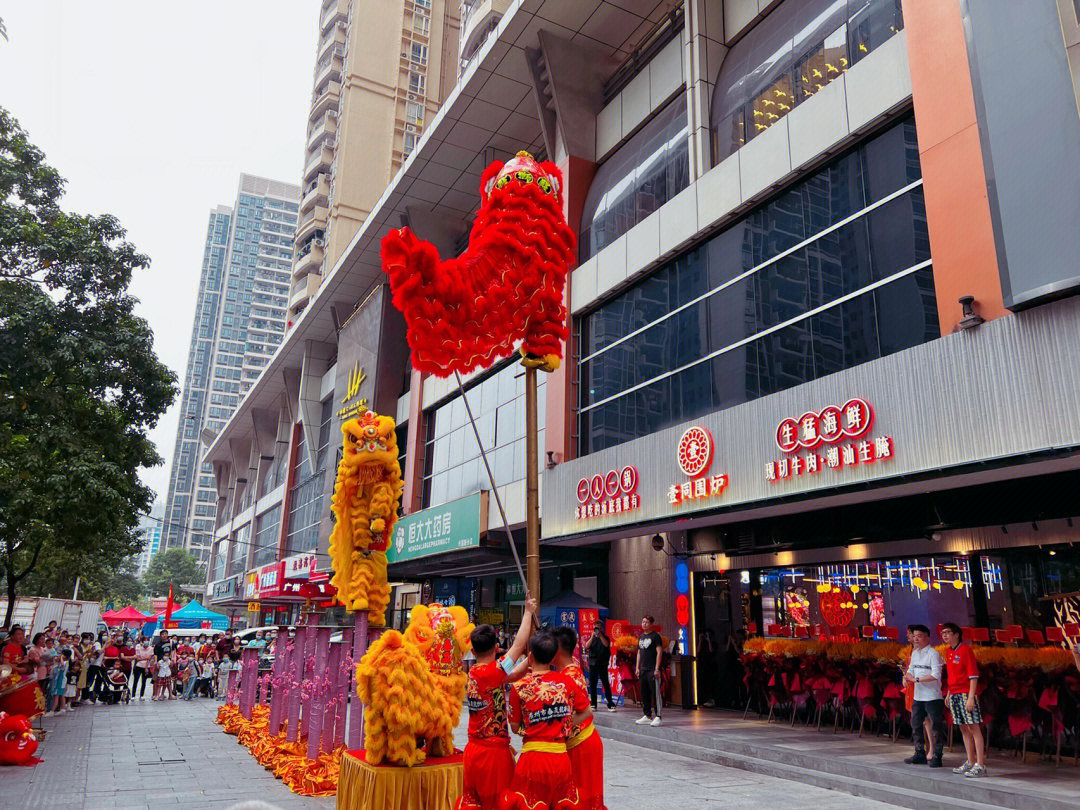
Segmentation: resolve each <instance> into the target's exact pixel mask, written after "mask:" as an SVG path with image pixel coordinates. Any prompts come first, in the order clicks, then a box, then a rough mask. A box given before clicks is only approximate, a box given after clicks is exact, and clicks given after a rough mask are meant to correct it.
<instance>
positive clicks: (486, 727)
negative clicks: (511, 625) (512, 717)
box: [465, 661, 510, 741]
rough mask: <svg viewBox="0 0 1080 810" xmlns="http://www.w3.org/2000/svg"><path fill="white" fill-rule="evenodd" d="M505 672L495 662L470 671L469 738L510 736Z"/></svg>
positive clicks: (467, 699) (467, 700)
mask: <svg viewBox="0 0 1080 810" xmlns="http://www.w3.org/2000/svg"><path fill="white" fill-rule="evenodd" d="M505 687H506V673H505V672H504V671H503V668H502V667H501V666H499V662H498V661H492V662H491V663H488V664H476V665H474V666H473V667H472V669H470V670H469V680H468V683H467V684H466V686H465V705H467V706H468V707H469V739H470V740H480V739H490V738H492V737H505V738H506V740H507V741H509V739H510V730H509V729H508V728H507V726H506V688H505Z"/></svg>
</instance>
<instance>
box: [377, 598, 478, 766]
mask: <svg viewBox="0 0 1080 810" xmlns="http://www.w3.org/2000/svg"><path fill="white" fill-rule="evenodd" d="M473 629H474V625H473V623H472V622H470V621H469V614H468V613H466V612H465V608H462V607H456V606H454V607H444V606H443V605H440V604H438V603H436V604H434V605H430V606H428V605H417V606H416V607H414V608H413V609H412V613H411V614H410V616H409V626H408V627H407V628H406V629H405V632H404V633H399V632H397V631H396V630H388V631H387V632H385V633H383V635H382V636H381V637H380V638H379V639H378V640H377V641H376V642H375V643H374V644H372V645H371V647H370V649H369V650H368V651H367V653H366V654H365V655H364V657H363V659H362V660H361V661H360V664H359V666H358V667H357V669H356V691H357V693H358V694H359V695H360V699H361V700H363V701H364V703H365V704H366V705H367V711H366V713H365V715H364V717H365V726H364V748H365V750H366V752H367V753H366V756H367V761H368V762H369V763H371V764H372V765H378V764H380V763H382V762H384V761H385V762H390V763H393V764H395V765H405V766H408V767H412V766H413V765H418V764H419V763H421V762H423V761H424V759H425V757H427V756H429V755H430V756H433V757H443V756H449V755H450V754H452V753H453V752H454V729H455V728H456V727H457V724H458V720H459V719H460V718H461V706H462V703H463V702H464V700H465V681H466V675H465V672H464V670H462V668H461V659H462V656H464V655H465V653H466V652H468V651H469V649H470V648H471V646H472V642H471V641H470V639H469V637H470V635H471V634H472V631H473ZM417 738H422V739H423V740H424V746H423V748H419V747H418V746H417V744H416V741H417Z"/></svg>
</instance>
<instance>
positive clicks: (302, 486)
mask: <svg viewBox="0 0 1080 810" xmlns="http://www.w3.org/2000/svg"><path fill="white" fill-rule="evenodd" d="M333 403H334V400H333V397H329V398H327V399H325V400H324V401H323V403H322V415H321V420H320V421H321V423H320V425H319V438H318V442H319V446H318V448H317V449H316V451H315V467H314V469H312V466H311V460H310V459H309V458H308V452H307V439H306V437H305V436H304V431H302V430H301V431H300V440H299V441H298V442H297V444H296V469H295V471H294V474H293V485H292V489H291V490H290V500H289V504H290V505H289V534H288V539H287V543H286V549H287V552H286V553H288V554H299V553H300V552H302V551H312V550H314V548H315V547H316V546H317V545H318V542H319V523H320V521H321V520H322V517H323V482H324V479H325V477H326V465H327V456H328V455H329V453H328V449H329V447H330V422H331V419H332V416H333V410H334V409H333Z"/></svg>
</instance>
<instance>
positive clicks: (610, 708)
mask: <svg viewBox="0 0 1080 810" xmlns="http://www.w3.org/2000/svg"><path fill="white" fill-rule="evenodd" d="M607 710H608V711H609V712H616V711H618V709H616V708H615V707H614V706H608V707H607Z"/></svg>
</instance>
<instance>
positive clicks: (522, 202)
mask: <svg viewBox="0 0 1080 810" xmlns="http://www.w3.org/2000/svg"><path fill="white" fill-rule="evenodd" d="M561 192H562V173H561V172H560V171H559V169H558V167H556V166H555V164H553V163H549V162H547V161H544V162H542V163H538V162H537V161H536V160H534V159H533V157H532V155H530V154H529V153H528V152H518V153H517V155H515V156H514V157H513V158H511V159H510V160H509V161H507V162H506V163H505V164H503V163H499V162H495V163H492V164H491V165H490V166H488V168H487V169H486V170H485V171H484V173H483V175H482V176H481V178H480V196H481V204H480V210H479V211H478V212H477V215H476V219H475V221H474V222H473V226H472V231H471V233H470V234H469V247H468V249H467V250H466V251H465V253H463V254H462V255H461V256H459V257H457V258H454V259H445V260H443V259H440V258H439V253H438V251H437V250H436V248H435V246H434V245H432V244H430V243H428V242H423V241H420V240H418V239H417V238H416V237H415V236H414V235H413V233H412V232H411V231H410V230H409V229H408V228H400V229H397V230H393V231H390V232H389V233H388V234H387V235H386V236H385V237H383V241H382V264H383V269H384V270H385V271H386V273H387V275H389V277H390V288H391V290H392V291H393V294H394V299H393V300H394V305H395V306H396V307H397V308H398V309H399V310H401V313H402V315H403V316H404V317H405V323H406V326H407V339H408V342H409V346H410V348H411V349H412V362H413V368H415V369H417V370H418V371H423V372H427V373H429V374H434V375H435V376H438V377H447V376H449V375H451V374H459V373H466V372H469V371H472V370H473V369H476V368H487V367H489V366H491V365H492V364H493V363H494V362H495V361H496V360H499V359H501V358H503V357H508V356H510V355H511V354H512V353H513V352H514V348H515V346H517V347H518V350H519V351H520V353H521V355H522V365H524V366H525V413H526V425H525V433H526V463H527V471H526V523H527V528H526V538H527V542H526V564H527V577H526V579H527V582H526V585H527V587H528V589H529V591H530V592H531V593H532V594H533V595H534V596H536V597H537V598H539V596H540V503H539V481H538V476H539V472H538V468H539V450H538V447H537V444H538V438H537V436H538V426H537V401H536V400H537V377H536V374H537V371H538V370H540V371H545V372H552V371H554V370H555V369H557V368H558V367H559V364H560V362H561V360H562V356H563V344H564V342H565V340H566V339H567V336H568V332H567V328H566V305H565V303H564V297H563V288H564V287H565V284H566V274H567V272H568V271H569V269H570V266H571V264H572V263H573V261H574V253H575V249H576V240H575V238H574V234H573V231H571V230H570V227H569V226H568V225H567V224H566V217H565V214H564V212H563V201H562V196H561ZM459 383H460V379H459ZM462 395H463V396H464V391H462ZM481 451H483V447H481ZM485 466H486V465H485ZM488 472H489V476H490V469H489V471H488ZM491 486H492V490H493V491H494V492H495V493H496V495H497V494H498V489H497V486H496V483H495V481H494V480H492V481H491ZM503 523H504V524H505V523H506V518H505V515H504V516H503ZM507 530H508V533H509V528H508V527H507ZM509 542H510V546H511V550H512V551H513V552H514V556H515V558H516V557H517V551H516V549H515V548H514V545H513V538H512V537H510V538H509Z"/></svg>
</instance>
